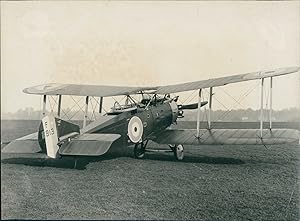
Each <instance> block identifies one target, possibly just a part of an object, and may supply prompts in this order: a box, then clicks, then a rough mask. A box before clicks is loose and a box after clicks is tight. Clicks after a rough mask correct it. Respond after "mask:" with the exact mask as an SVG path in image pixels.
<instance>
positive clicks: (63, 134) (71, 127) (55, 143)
mask: <svg viewBox="0 0 300 221" xmlns="http://www.w3.org/2000/svg"><path fill="white" fill-rule="evenodd" d="M42 127H43V128H42V130H40V131H39V133H41V136H39V143H40V144H41V145H42V144H44V145H45V146H46V151H47V155H48V156H49V157H51V158H57V157H59V154H58V150H59V144H60V143H61V142H63V141H64V140H66V139H68V138H70V137H73V136H75V135H78V134H79V133H80V129H79V126H78V125H75V124H72V123H70V122H67V121H64V120H61V119H59V118H54V117H53V116H50V115H47V116H45V117H44V118H43V119H42ZM43 135H44V136H43ZM41 148H42V149H44V148H43V147H42V146H41Z"/></svg>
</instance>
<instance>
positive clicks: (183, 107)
mask: <svg viewBox="0 0 300 221" xmlns="http://www.w3.org/2000/svg"><path fill="white" fill-rule="evenodd" d="M207 103H208V102H207V101H203V102H201V107H202V106H204V105H206V104H207ZM197 108H198V103H193V104H186V105H178V109H179V110H193V109H197Z"/></svg>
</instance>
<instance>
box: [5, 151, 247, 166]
mask: <svg viewBox="0 0 300 221" xmlns="http://www.w3.org/2000/svg"><path fill="white" fill-rule="evenodd" d="M121 157H132V158H133V156H131V155H130V154H126V155H122V154H108V155H106V156H99V157H78V158H74V157H69V158H68V157H64V158H62V159H52V158H36V157H35V158H33V157H22V158H20V157H18V158H15V157H13V158H6V159H2V160H1V163H3V164H23V165H26V166H37V167H56V168H68V169H77V170H84V169H86V166H87V165H88V164H89V163H94V162H100V161H106V160H112V159H116V158H121ZM143 160H155V161H166V162H167V161H168V162H170V161H173V162H174V157H173V156H172V155H169V154H168V155H161V154H147V155H146V156H145V158H144V159H141V161H143ZM75 161H76V165H75ZM178 163H179V164H180V163H205V164H236V165H239V164H244V163H245V162H244V161H242V160H240V159H235V158H228V157H210V156H186V157H185V158H184V159H183V160H182V161H180V162H178Z"/></svg>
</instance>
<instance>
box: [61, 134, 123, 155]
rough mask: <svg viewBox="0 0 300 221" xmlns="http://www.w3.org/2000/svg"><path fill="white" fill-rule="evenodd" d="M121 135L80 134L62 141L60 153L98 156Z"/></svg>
mask: <svg viewBox="0 0 300 221" xmlns="http://www.w3.org/2000/svg"><path fill="white" fill-rule="evenodd" d="M120 137H121V135H119V134H82V135H80V136H79V137H78V138H76V139H73V140H71V141H70V142H67V143H64V144H63V145H62V146H61V147H60V148H59V154H60V155H70V156H100V155H103V154H105V153H106V152H107V151H108V150H109V148H110V147H111V145H112V144H113V143H114V142H115V141H116V140H118V139H119V138H120Z"/></svg>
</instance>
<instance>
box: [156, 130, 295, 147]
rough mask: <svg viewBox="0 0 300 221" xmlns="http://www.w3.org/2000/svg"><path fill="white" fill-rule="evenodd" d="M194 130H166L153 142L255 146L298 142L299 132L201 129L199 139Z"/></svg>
mask: <svg viewBox="0 0 300 221" xmlns="http://www.w3.org/2000/svg"><path fill="white" fill-rule="evenodd" d="M196 133H197V130H195V129H167V130H165V131H164V132H162V133H160V134H159V136H157V137H156V138H155V139H153V141H155V142H157V143H159V144H187V145H235V144H236V145H256V144H263V145H265V144H268V145H271V144H285V143H294V142H299V131H298V130H292V129H272V130H269V129H264V130H263V133H262V136H261V131H260V130H259V129H211V130H207V129H201V130H200V136H199V138H197V137H196Z"/></svg>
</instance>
